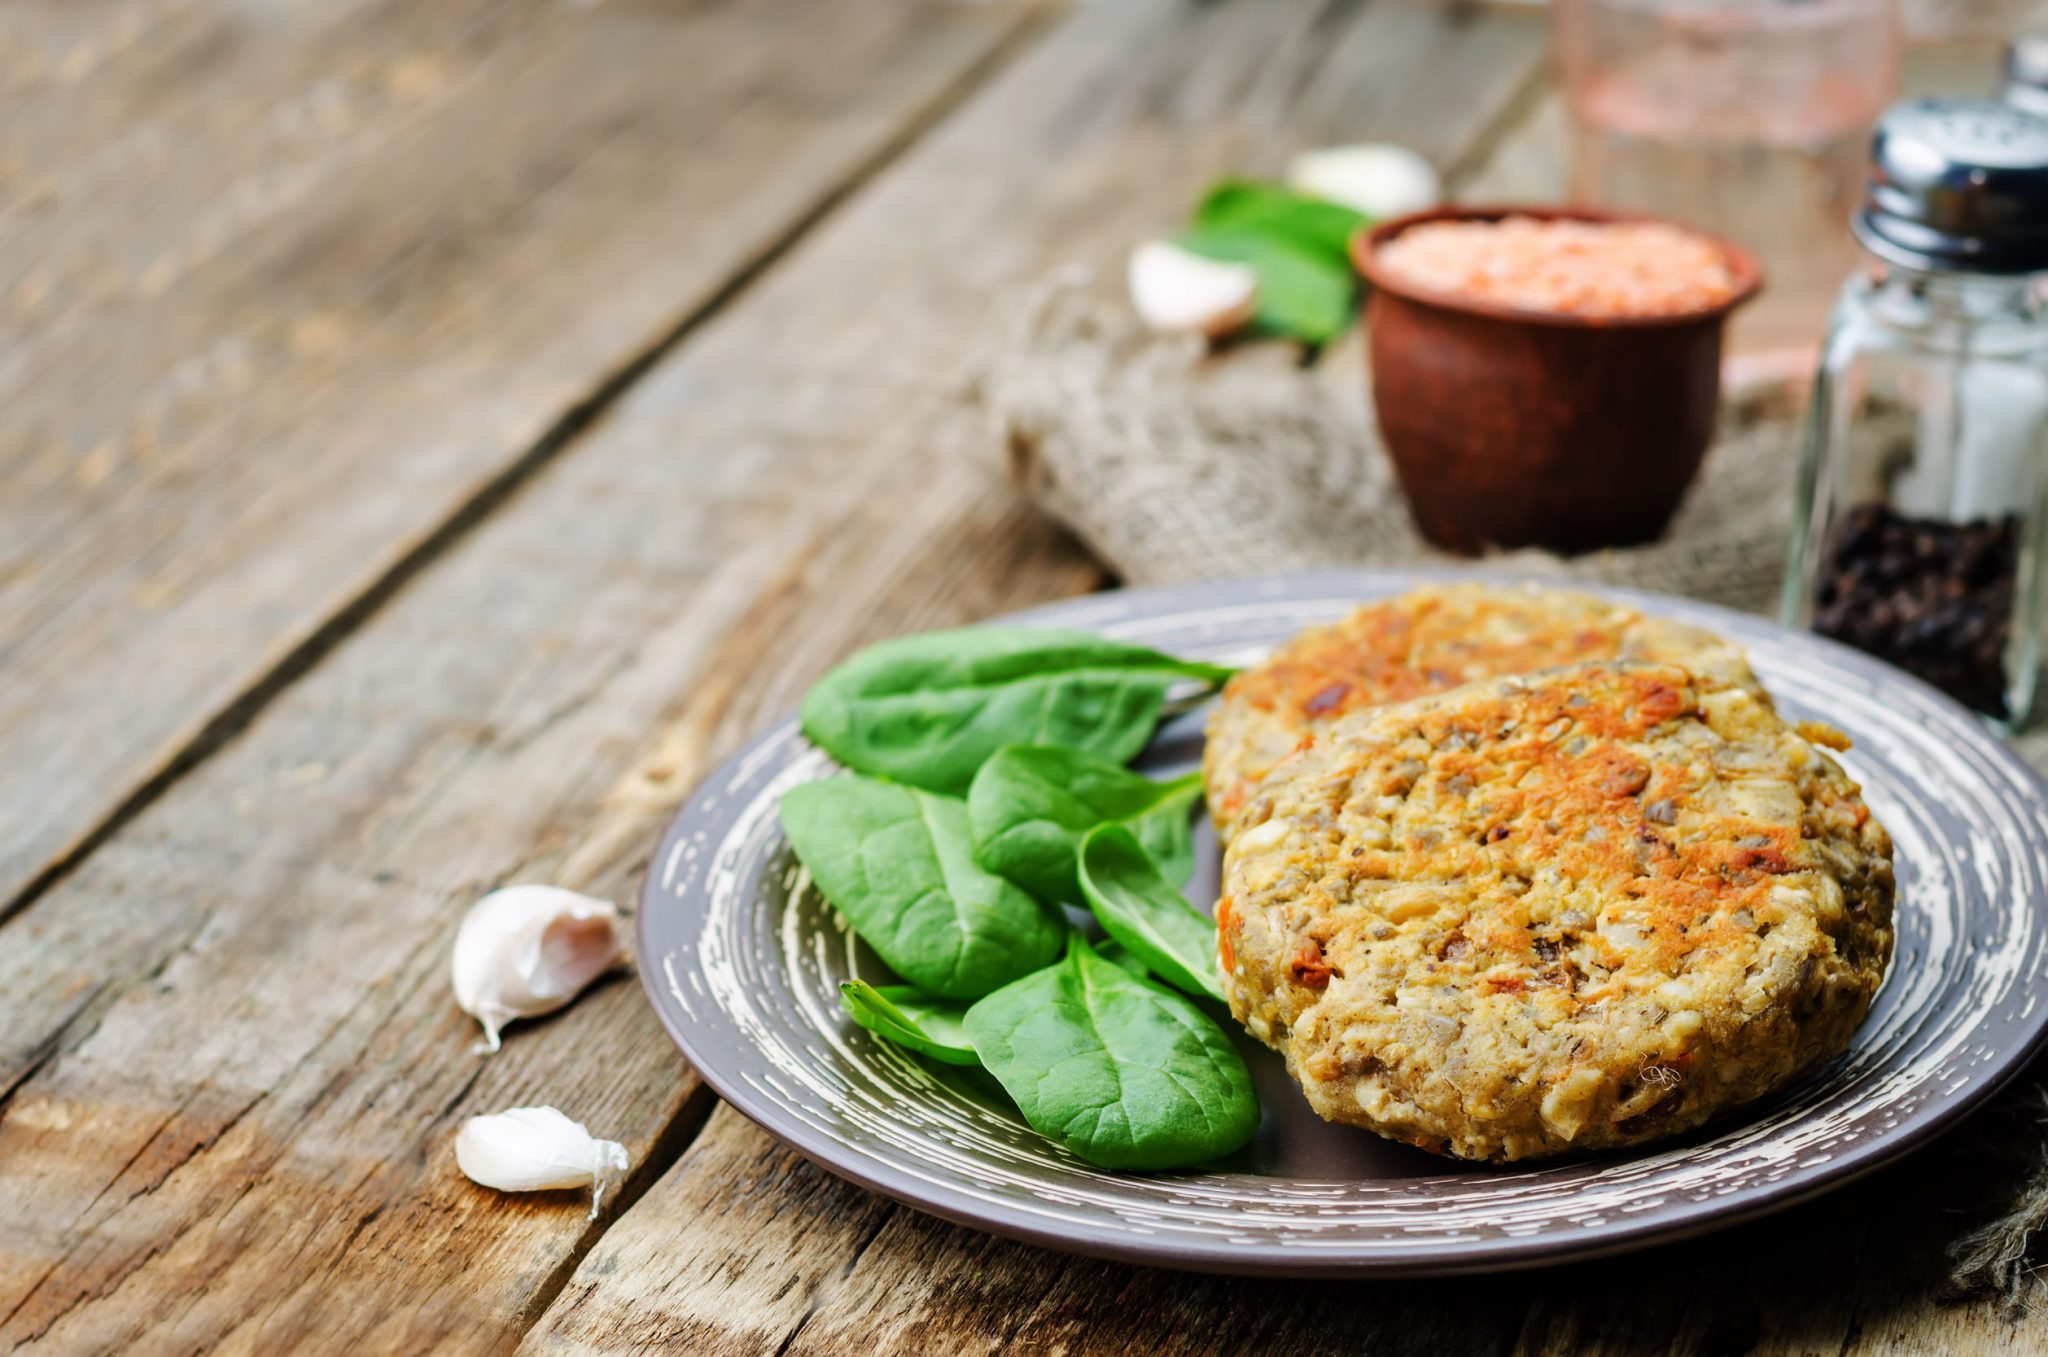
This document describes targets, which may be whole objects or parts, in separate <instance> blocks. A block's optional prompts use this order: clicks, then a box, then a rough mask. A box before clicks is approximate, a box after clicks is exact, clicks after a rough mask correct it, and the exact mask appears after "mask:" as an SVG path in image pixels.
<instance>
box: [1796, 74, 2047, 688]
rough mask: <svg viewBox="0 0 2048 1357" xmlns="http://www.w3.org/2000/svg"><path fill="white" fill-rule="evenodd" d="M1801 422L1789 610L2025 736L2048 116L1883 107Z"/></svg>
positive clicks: (2034, 610)
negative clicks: (1850, 265) (1856, 245)
mask: <svg viewBox="0 0 2048 1357" xmlns="http://www.w3.org/2000/svg"><path fill="white" fill-rule="evenodd" d="M1854 227H1855V234H1856V237H1857V239H1858V240H1860V241H1861V242H1862V245H1863V248H1864V251H1865V259H1864V264H1863V267H1862V268H1861V269H1860V270H1859V271H1858V272H1857V273H1856V274H1855V275H1853V276H1852V277H1851V278H1850V279H1849V281H1848V283H1847V285H1846V286H1845V287H1844V288H1843V290H1842V293H1841V295H1840V297H1839V299H1838V300H1837V301H1836V303H1835V309H1834V314H1833V317H1832V319H1831V320H1830V322H1829V327H1828V332H1827V337H1826V339H1825V340H1824V341H1823V343H1822V348H1821V357H1820V367H1819V371H1818V373H1817V375H1816V377H1815V379H1814V386H1813V394H1812V405H1811V407H1810V410H1809V413H1808V417H1807V428H1806V443H1805V451H1804V460H1803V462H1802V465H1801V471H1800V482H1799V498H1798V507H1797V509H1796V511H1795V514H1794V522H1793V528H1792V541H1791V555H1790V558H1789V561H1788V565H1787V571H1786V580H1785V590H1784V595H1783V600H1782V605H1781V609H1780V612H1781V616H1782V620H1784V621H1785V622H1786V623H1787V624H1788V625H1794V626H1810V627H1812V628H1813V629H1814V630H1815V631H1818V632H1820V633H1822V634H1823V635H1827V636H1832V637H1834V638H1835V639H1837V640H1841V641H1846V642H1848V643H1849V644H1851V645H1854V646H1856V647H1858V648H1860V649H1862V650H1866V651H1869V652H1870V653H1871V654H1874V655H1877V656H1879V657H1880V658H1882V659H1885V660H1888V661H1890V662H1891V663H1893V664H1896V665H1898V666H1899V667H1900V668H1902V669H1906V670H1908V671H1910V672H1912V673H1915V674H1918V675H1919V676H1920V677H1921V678H1923V679H1926V680H1927V681H1928V682H1930V683H1933V684H1934V685H1935V686H1937V687H1939V688H1942V689H1944V690H1946V691H1947V692H1948V693H1949V694H1950V695H1951V696H1954V697H1956V698H1958V699H1959V700H1961V701H1962V702H1964V703H1965V704H1967V705H1969V706H1971V707H1974V708H1976V709H1977V710H1978V711H1980V712H1982V713H1984V714H1985V715H1986V716H1988V717H1991V718H1993V719H1995V720H1997V721H1999V722H2002V723H2004V724H2005V725H2007V726H2008V727H2010V728H2018V727H2020V726H2023V725H2025V724H2026V723H2027V721H2028V719H2029V718H2030V717H2031V716H2032V715H2033V714H2034V711H2035V695H2036V689H2037V687H2038V673H2039V669H2040V665H2041V650H2042V636H2041V631H2042V613H2043V602H2044V600H2043V593H2042V590H2043V585H2044V578H2043V550H2042V548H2043V545H2044V543H2043V537H2044V526H2043V525H2044V520H2048V512H2044V504H2048V466H2044V463H2048V307H2044V288H2043V279H2044V277H2048V119H2043V118H2038V117H2035V116H2033V115H2031V114H2029V113H2026V112H2024V111H2022V110H2020V109H2018V108H2015V107H2012V106H2010V105H2007V104H2002V103H1998V102H1996V101H1992V100H1977V99H1921V100H1914V101H1910V102H1907V103H1903V104H1898V105H1895V106H1894V107H1893V108H1891V109H1890V110H1889V111H1888V112H1886V113H1885V115H1884V116H1883V117H1882V118H1881V119H1880V120H1879V122H1878V126H1877V130H1876V133H1875V134H1874V136H1873V137H1872V141H1871V165H1870V172H1869V182H1868V189H1867V194H1866V198H1865V202H1864V205H1863V206H1862V208H1861V209H1860V210H1859V211H1858V212H1857V214H1856V217H1855V222H1854Z"/></svg>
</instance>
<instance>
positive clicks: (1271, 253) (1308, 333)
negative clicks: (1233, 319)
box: [1176, 227, 1358, 344]
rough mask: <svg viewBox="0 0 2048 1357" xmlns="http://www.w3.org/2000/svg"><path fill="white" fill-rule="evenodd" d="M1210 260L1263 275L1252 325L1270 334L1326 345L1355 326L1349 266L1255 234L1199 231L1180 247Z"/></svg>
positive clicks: (1279, 238) (1353, 286) (1181, 240)
mask: <svg viewBox="0 0 2048 1357" xmlns="http://www.w3.org/2000/svg"><path fill="white" fill-rule="evenodd" d="M1176 243H1177V244H1179V245H1180V246H1181V248H1182V249H1185V250H1189V251H1192V252H1193V253H1195V254H1199V255H1202V256H1203V257H1205V258H1208V259H1227V260H1231V261H1233V262H1235V263H1239V264H1249V265H1251V268H1252V271H1253V272H1254V273H1256V274H1258V276H1259V299H1258V312H1257V314H1256V315H1255V316H1254V318H1253V324H1254V325H1256V326H1257V327H1258V328H1260V329H1262V330H1265V331H1268V332H1269V333H1272V334H1278V335H1284V336H1286V337H1288V338H1290V339H1298V340H1301V341H1302V342H1303V343H1305V344H1327V343H1329V342H1330V341H1331V340H1333V339H1335V338H1336V337H1337V336H1338V335H1341V334H1343V333H1344V331H1345V329H1346V328H1347V327H1348V326H1349V325H1350V324H1351V304H1352V302H1353V300H1354V299H1355V298H1356V296H1357V292H1358V289H1357V285H1356V283H1355V281H1354V279H1353V277H1352V272H1351V265H1350V263H1349V262H1348V261H1345V260H1341V259H1338V260H1333V259H1331V258H1329V257H1328V256H1327V255H1325V254H1322V253H1320V252H1318V251H1316V250H1313V249H1306V248H1303V247H1302V246H1300V245H1297V244H1295V243H1293V242H1292V241H1290V240H1289V239H1288V238H1286V237H1285V236H1282V235H1277V234H1268V233H1266V232H1264V231H1257V230H1243V229H1233V230H1206V229H1203V228H1200V227H1198V228H1196V229H1195V230H1192V231H1189V232H1187V233H1185V234H1184V235H1182V236H1181V237H1180V238H1179V240H1178V241H1177V242H1176Z"/></svg>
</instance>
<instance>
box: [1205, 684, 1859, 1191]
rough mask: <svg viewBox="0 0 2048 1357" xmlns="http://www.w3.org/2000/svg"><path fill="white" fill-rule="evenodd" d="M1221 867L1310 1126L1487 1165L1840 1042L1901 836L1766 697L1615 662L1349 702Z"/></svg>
mask: <svg viewBox="0 0 2048 1357" xmlns="http://www.w3.org/2000/svg"><path fill="white" fill-rule="evenodd" d="M1238 831H1239V832H1238V834H1237V836H1236V838H1235V839H1234V840H1233V841H1232V843H1231V845H1230V847H1229V849H1228V851H1227V853H1226V855H1225V861H1224V882H1223V899H1222V901H1221V903H1220V904H1219V906H1218V911H1217V918H1218V928H1219V948H1220V951H1221V954H1222V957H1223V962H1224V968H1225V972H1226V974H1225V988H1226V990H1227V991H1228V993H1229V995H1230V1000H1231V1008H1232V1011H1233V1012H1234V1013H1236V1014H1237V1016H1238V1018H1239V1020H1240V1021H1243V1022H1244V1023H1245V1024H1246V1026H1247V1027H1249V1028H1250V1029H1251V1030H1252V1032H1253V1033H1254V1034H1255V1035H1257V1036H1258V1037H1260V1038H1261V1039H1262V1040H1264V1041H1266V1042H1268V1043H1269V1044H1271V1045H1273V1046H1275V1047H1277V1048H1279V1049H1280V1050H1281V1051H1282V1052H1284V1053H1285V1054H1286V1056H1287V1061H1288V1067H1289V1069H1290V1070H1292V1071H1293V1073H1294V1075H1295V1077H1296V1078H1297V1079H1298V1080H1299V1081H1300V1082H1301V1084H1302V1087H1303V1089H1304V1091H1305V1092H1306V1093H1307V1094H1308V1098H1309V1101H1310V1103H1311V1104H1312V1105H1313V1106H1314V1107H1315V1109H1316V1110H1317V1112H1319V1113H1320V1114H1321V1115H1322V1116H1324V1117H1326V1118H1328V1119H1330V1120H1332V1121H1341V1122H1349V1123H1353V1124H1356V1125H1360V1126H1365V1127H1369V1128H1370V1129H1372V1130H1375V1131H1378V1132H1379V1133H1380V1134H1382V1135H1387V1136H1390V1137H1393V1138H1395V1139H1398V1140H1403V1141H1407V1142H1409V1143H1411V1144H1416V1145H1420V1146H1423V1147H1425V1148H1428V1149H1431V1150H1435V1151H1438V1152H1441V1153H1448V1154H1454V1155H1458V1156H1461V1157H1465V1158H1472V1159H1494V1160H1512V1159H1524V1158H1531V1157H1538V1156H1543V1155H1553V1154H1558V1153H1562V1152H1564V1151H1568V1150H1574V1149H1597V1148H1605V1147H1611V1146H1619V1145H1629V1144H1636V1143H1640V1142H1642V1141H1646V1140H1651V1139H1656V1138H1659V1137H1663V1136H1667V1135H1671V1134H1675V1133H1677V1132H1680V1131H1683V1130H1687V1129H1689V1128H1691V1127H1694V1126H1697V1125H1698V1124H1700V1123H1701V1122H1703V1121H1705V1120H1706V1119H1707V1118H1708V1117H1710V1116H1712V1115H1713V1114H1714V1113H1715V1112H1717V1111H1719V1110H1721V1109H1723V1108H1726V1107H1729V1106H1731V1105H1734V1104H1736V1103H1741V1102H1745V1101H1748V1100H1750V1099H1753V1098H1756V1097H1758V1096H1760V1095H1762V1094H1764V1093H1767V1092H1769V1091H1771V1090H1773V1089H1775V1088H1778V1087H1780V1086H1781V1085H1783V1084H1784V1083H1785V1082H1786V1081H1787V1080H1788V1079H1790V1078H1792V1077H1793V1076H1794V1075H1795V1074H1797V1073H1798V1072H1799V1071H1800V1070H1802V1069H1805V1068H1807V1067H1809V1066H1811V1065H1812V1064H1813V1063H1815V1062H1816V1061H1819V1060H1821V1059H1824V1058H1826V1057H1828V1056H1831V1055H1833V1054H1835V1053H1837V1052H1839V1051H1840V1050H1841V1049H1843V1047H1844V1046H1846V1045H1847V1043H1848V1040H1849V1037H1850V1035H1851V1034H1852V1033H1853V1032H1854V1030H1855V1028H1856V1026H1857V1024H1858V1023H1860V1022H1861V1021H1862V1019H1863V1016H1864V1014H1865V1013H1866V1012H1867V1011H1868V1009H1869V1005H1870V1001H1871V998H1872V996H1873V995H1874V994H1875V993H1876V991H1877V987H1878V984H1879V982H1880V981H1881V980H1882V978H1883V975H1884V970H1885V967H1886V965H1887V963H1888V962H1889V959H1890V956H1891V948H1892V929H1891V916H1892V893H1893V885H1892V868H1891V844H1890V840H1889V838H1888V837H1887V835H1886V834H1885V831H1884V829H1883V828H1882V827H1881V826H1879V825H1878V823H1877V822H1876V821H1875V820H1874V819H1872V818H1871V815H1870V811H1869V809H1868V807H1866V806H1865V805H1864V803H1863V799H1862V797H1861V795H1860V794H1859V792H1858V789H1857V787H1856V785H1855V783H1853V782H1852V781H1850V780H1849V778H1848V777H1847V775H1846V774H1844V773H1843V772H1842V770H1841V768H1840V767H1839V766H1838V765H1837V764H1836V763H1835V762H1834V761H1833V760H1832V759H1831V758H1829V757H1828V756H1827V755H1826V754H1825V753H1823V752H1821V751H1820V750H1819V749H1817V748H1815V746H1814V744H1813V743H1812V742H1811V741H1810V740H1809V739H1808V738H1806V737H1805V736H1803V735H1801V734H1800V733H1799V732H1798V731H1796V730H1794V729H1793V728H1792V727H1790V726H1788V725H1787V724H1786V723H1785V722H1784V721H1782V720H1781V719H1780V718H1779V717H1778V716H1777V715H1776V714H1775V713H1774V712H1773V711H1772V710H1771V708H1770V706H1769V705H1768V702H1767V701H1766V700H1764V699H1762V698H1761V697H1760V696H1759V695H1758V694H1757V693H1756V692H1754V691H1753V690H1751V689H1750V688H1748V687H1746V686H1743V685H1740V684H1730V683H1727V682H1725V681H1723V680H1720V679H1716V678H1710V677H1705V676H1696V675H1694V674H1693V673H1691V672H1689V671H1687V670H1685V669H1682V668H1679V667H1677V666H1673V665H1659V664H1647V663H1641V662H1633V661H1625V660H1624V661H1609V662H1604V663H1594V664H1589V665H1583V666H1578V667H1575V668H1570V669H1561V670H1553V671H1547V672H1544V673H1541V674H1537V675H1532V676H1528V677H1524V678H1507V679H1497V680H1489V681H1486V682H1482V683H1476V684H1473V685H1471V686H1469V687H1466V688H1462V689H1458V690H1456V691H1453V692H1450V693H1446V694H1442V695H1439V696H1435V697H1426V698H1421V699H1417V700H1414V701H1410V702H1406V703H1400V704H1396V705H1392V706H1386V707H1380V708H1377V709H1372V710H1367V711H1361V712H1359V713H1357V714H1355V715H1353V716H1351V717H1349V718H1347V719H1345V720H1343V721H1340V722H1337V723H1335V724H1333V725H1332V726H1331V727H1329V729H1327V730H1326V731H1325V732H1324V733H1323V734H1322V735H1321V736H1319V737H1316V738H1314V739H1313V740H1312V742H1311V744H1310V747H1309V748H1307V749H1306V750H1304V751H1303V752H1302V753H1301V754H1300V755H1298V756H1297V757H1295V758H1293V759H1291V760H1289V761H1288V763H1287V764H1286V765H1285V767H1283V768H1282V769H1280V770H1278V771H1276V772H1275V773H1274V774H1273V776H1272V777H1271V778H1270V779H1269V780H1268V781H1267V783H1266V785H1265V786H1264V787H1263V788H1262V790H1261V795H1260V796H1259V798H1258V800H1257V803H1256V804H1255V805H1254V806H1253V807H1252V808H1251V813H1250V814H1248V815H1247V816H1246V817H1245V819H1244V820H1243V821H1242V822H1241V823H1240V824H1239V826H1238Z"/></svg>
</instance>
